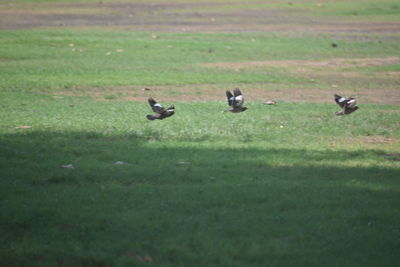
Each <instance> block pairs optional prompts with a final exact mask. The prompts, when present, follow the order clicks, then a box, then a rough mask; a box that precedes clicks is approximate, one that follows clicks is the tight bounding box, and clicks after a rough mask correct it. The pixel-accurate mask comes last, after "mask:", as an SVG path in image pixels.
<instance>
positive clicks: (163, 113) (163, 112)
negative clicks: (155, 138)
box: [146, 97, 175, 121]
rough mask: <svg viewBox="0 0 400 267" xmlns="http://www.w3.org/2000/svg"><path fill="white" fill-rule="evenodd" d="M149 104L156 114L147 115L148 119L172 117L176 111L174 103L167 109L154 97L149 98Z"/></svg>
mask: <svg viewBox="0 0 400 267" xmlns="http://www.w3.org/2000/svg"><path fill="white" fill-rule="evenodd" d="M148 101H149V104H150V106H151V108H152V110H153V111H154V112H155V113H156V114H155V115H147V116H146V118H147V119H148V120H151V121H153V120H156V119H157V120H162V119H165V118H168V117H171V116H172V115H174V113H175V107H174V106H173V105H172V106H170V107H169V108H167V109H165V108H164V107H163V106H161V105H160V104H159V103H157V101H155V100H154V99H153V98H151V97H150V98H149V100H148Z"/></svg>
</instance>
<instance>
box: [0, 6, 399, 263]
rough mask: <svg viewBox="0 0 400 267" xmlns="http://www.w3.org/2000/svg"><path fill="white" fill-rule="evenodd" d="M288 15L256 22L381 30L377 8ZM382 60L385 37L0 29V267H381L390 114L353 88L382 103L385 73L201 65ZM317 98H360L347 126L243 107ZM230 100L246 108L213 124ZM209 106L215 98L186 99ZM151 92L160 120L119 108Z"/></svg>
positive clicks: (393, 183)
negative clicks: (321, 19) (354, 24)
mask: <svg viewBox="0 0 400 267" xmlns="http://www.w3.org/2000/svg"><path fill="white" fill-rule="evenodd" d="M90 1H91V0H88V2H90ZM27 2H31V3H33V2H35V3H36V2H37V1H31V0H23V1H17V3H14V4H15V5H17V4H20V5H21V6H23V5H24V3H27ZM40 2H43V3H44V2H50V1H45V0H43V1H40ZM51 2H65V1H51ZM68 2H72V1H68ZM75 2H83V1H80V0H77V1H75ZM84 2H86V1H84ZM96 2H97V1H96ZM104 2H110V1H107V0H105V1H104ZM114 2H116V1H114ZM156 2H162V1H158V0H157V1H156ZM177 2H178V1H177ZM219 2H220V3H223V1H219ZM230 2H235V3H237V4H235V5H234V6H233V7H232V8H238V9H239V8H243V7H241V5H242V4H243V3H242V2H241V1H235V0H234V1H230ZM293 2H294V3H292V5H288V3H287V2H286V1H273V3H272V4H271V7H273V8H284V9H287V10H291V9H293V10H294V11H296V10H300V11H301V12H310V14H312V12H316V14H317V13H318V14H319V15H322V16H328V15H329V12H328V11H335V12H336V13H335V15H337V16H342V17H343V18H344V19H345V18H346V17H349V15H351V12H353V10H357V12H359V11H358V10H360V9H362V12H360V13H359V14H360V16H363V17H365V18H368V17H370V16H371V14H373V16H374V17H376V18H377V17H379V18H382V19H385V18H388V17H390V18H391V19H392V18H393V17H396V16H397V15H396V14H397V13H396V12H394V13H393V11H392V10H389V9H390V7H391V5H392V4H393V2H394V1H384V2H382V5H380V6H379V7H377V6H376V5H377V4H376V3H374V2H373V1H370V0H368V1H352V2H351V3H348V1H315V2H309V1H307V2H306V1H293ZM319 2H322V4H323V5H322V6H320V7H319V6H317V4H318V3H319ZM375 2H376V1H375ZM266 4H269V3H260V2H259V1H255V2H251V5H250V7H257V8H258V7H260V8H262V7H264V8H267V6H266ZM357 17H359V16H357ZM333 42H335V43H337V44H338V47H336V48H333V47H332V46H331V44H332V43H333ZM210 49H211V50H210ZM399 51H400V42H399V35H398V33H396V32H394V33H388V32H386V33H384V34H379V33H374V34H352V33H351V34H349V33H343V34H342V33H335V34H305V33H302V34H298V33H288V32H286V33H260V32H253V33H173V32H168V33H167V32H130V31H122V30H112V29H111V28H108V29H104V30H100V29H89V28H87V29H65V28H64V29H62V30H60V29H41V30H37V29H36V30H15V31H11V30H9V31H0V99H1V101H0V265H1V266H41V267H42V266H147V265H156V266H307V267H308V266H363V267H365V266H396V265H397V264H398V262H399V260H400V257H399V255H398V250H399V247H400V242H399V238H398V237H399V234H400V228H399V221H400V210H399V209H400V208H399V207H400V201H399V199H400V182H399V177H400V143H399V140H400V123H399V122H400V109H399V107H398V106H394V105H383V104H382V105H373V104H369V103H366V101H364V100H366V99H367V98H368V97H370V96H368V95H366V94H364V89H368V90H391V89H393V88H397V87H398V79H396V76H395V72H398V71H399V65H398V64H390V65H388V64H386V65H385V64H383V65H381V66H368V67H360V66H358V65H357V64H355V65H354V66H353V65H351V64H352V63H351V62H350V63H346V64H345V66H344V67H341V66H339V65H338V66H331V65H330V64H328V66H327V67H324V66H322V67H321V66H302V65H293V66H285V65H282V66H270V65H267V66H249V67H240V68H238V69H237V70H236V69H235V68H216V67H210V66H206V65H205V64H210V63H220V62H228V63H229V62H230V63H232V64H234V63H241V62H251V61H272V60H277V61H279V60H304V61H309V60H311V61H321V62H322V61H329V60H330V59H333V58H342V59H343V58H344V59H354V62H355V63H357V60H356V59H357V58H374V57H377V58H385V57H391V58H393V57H399ZM350 72H351V73H350ZM385 72H387V73H385ZM389 72H390V73H389ZM349 74H351V75H353V76H351V75H349ZM386 74H387V75H386ZM389 74H390V75H389ZM311 78H312V81H311ZM332 85H335V88H334V90H335V91H338V92H339V91H341V90H347V91H352V92H356V93H357V94H360V95H361V96H362V97H360V101H359V102H360V103H359V107H360V110H358V111H357V112H355V113H353V114H351V115H349V116H343V117H337V116H335V115H334V113H335V111H338V110H339V108H338V106H337V105H336V104H334V103H301V102H298V103H296V102H289V101H287V100H286V101H284V100H282V101H278V104H277V105H273V106H269V105H264V104H262V101H263V100H264V99H257V100H255V101H254V100H253V101H252V100H251V99H255V97H254V95H255V94H254V92H260V93H265V91H267V92H268V90H271V92H272V89H277V90H279V89H282V88H283V89H285V88H286V89H287V88H292V89H293V93H294V94H295V93H298V92H299V91H300V89H301V88H304V89H303V90H304V93H305V94H307V93H308V91H307V90H309V89H311V90H315V89H316V88H318V89H321V91H320V92H321V94H323V93H326V94H329V95H332V94H333V93H334V92H333V91H332V90H333V89H332ZM175 86H176V87H175ZM237 86H238V87H240V88H241V89H242V91H243V93H244V94H245V97H246V104H245V105H246V106H247V107H248V108H249V109H248V110H247V111H246V112H243V113H240V114H231V113H223V110H225V109H226V108H227V105H226V101H225V99H224V90H226V89H229V88H230V89H231V88H234V87H237ZM141 87H150V88H151V90H150V91H146V92H142V91H138V88H141ZM183 88H187V90H186V91H185V90H184V89H183ZM219 90H220V91H219ZM257 90H258V91H257ZM193 91H194V93H193ZM81 92H83V93H82V95H86V96H78V95H79V94H81ZM288 92H289V91H288ZM208 93H210V94H213V95H212V96H215V95H221V99H220V100H218V101H190V100H191V99H192V98H193V99H196V96H199V98H200V99H207V97H204V96H205V94H208ZM247 93H248V94H250V93H253V95H252V97H249V98H247ZM301 93H302V92H301ZM74 94H75V95H74ZM153 94H155V96H157V99H158V97H160V98H162V97H163V98H164V100H163V101H161V102H162V103H163V104H165V105H169V104H174V105H175V107H176V115H174V116H172V117H171V118H168V119H166V120H163V121H148V120H147V119H146V117H145V116H146V114H149V113H150V112H151V111H150V107H149V106H148V104H147V103H146V102H145V101H141V102H139V101H128V100H127V99H129V98H130V97H138V98H144V97H147V96H151V95H153ZM193 94H195V96H194V97H193ZM175 97H177V98H180V99H182V97H186V99H188V100H187V101H175V100H167V99H173V98H175ZM202 97H204V98H202ZM382 97H385V96H384V95H382ZM211 98H212V97H211ZM249 99H250V100H249ZM332 102H333V101H332ZM20 126H30V127H31V128H25V129H24V128H19V127H20ZM117 161H122V162H123V163H124V164H115V163H116V162H117ZM67 164H72V165H73V166H74V168H73V169H68V168H63V167H62V166H63V165H67Z"/></svg>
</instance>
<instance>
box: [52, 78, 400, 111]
mask: <svg viewBox="0 0 400 267" xmlns="http://www.w3.org/2000/svg"><path fill="white" fill-rule="evenodd" d="M235 87H239V88H241V90H242V92H243V94H244V97H245V99H246V101H262V102H265V101H268V100H275V101H277V102H278V103H279V101H286V102H304V103H306V102H311V103H332V104H334V100H333V94H334V93H340V94H342V95H344V96H356V97H357V99H358V100H359V103H360V104H368V103H371V104H392V105H399V106H400V92H399V89H395V88H393V89H387V88H386V89H366V88H363V89H360V90H358V91H354V90H351V89H338V88H332V89H331V90H330V89H319V88H307V87H301V88H300V87H293V88H287V87H279V86H278V87H277V86H274V87H272V88H271V85H269V84H262V83H260V84H241V85H233V84H228V85H226V86H223V85H213V84H199V85H184V86H183V85H182V86H129V87H116V88H77V89H74V90H70V89H69V90H67V89H66V90H64V91H61V92H57V95H74V96H88V97H92V98H94V99H96V100H99V101H108V100H112V101H146V100H147V99H148V98H149V97H154V98H156V99H157V100H160V101H168V102H174V101H221V100H225V90H232V89H233V88H235ZM383 96H384V97H383ZM56 97H57V96H56Z"/></svg>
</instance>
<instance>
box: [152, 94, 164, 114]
mask: <svg viewBox="0 0 400 267" xmlns="http://www.w3.org/2000/svg"><path fill="white" fill-rule="evenodd" d="M149 104H150V106H151V108H152V109H153V111H154V112H155V113H158V114H160V113H163V112H164V111H165V108H163V106H161V105H160V104H159V103H157V101H155V100H154V99H153V98H151V97H150V98H149Z"/></svg>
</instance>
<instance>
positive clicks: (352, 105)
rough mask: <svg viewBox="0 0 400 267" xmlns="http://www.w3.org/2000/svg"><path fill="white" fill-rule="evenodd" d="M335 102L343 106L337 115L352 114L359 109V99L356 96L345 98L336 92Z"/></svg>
mask: <svg viewBox="0 0 400 267" xmlns="http://www.w3.org/2000/svg"><path fill="white" fill-rule="evenodd" d="M335 102H336V103H337V104H338V105H339V106H340V107H341V108H342V110H341V111H338V112H336V113H335V114H336V115H337V116H342V115H347V114H350V113H352V112H354V111H356V110H357V109H358V107H357V106H356V105H357V101H356V99H355V98H354V97H349V98H347V99H346V98H344V97H342V96H340V95H337V94H335Z"/></svg>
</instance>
